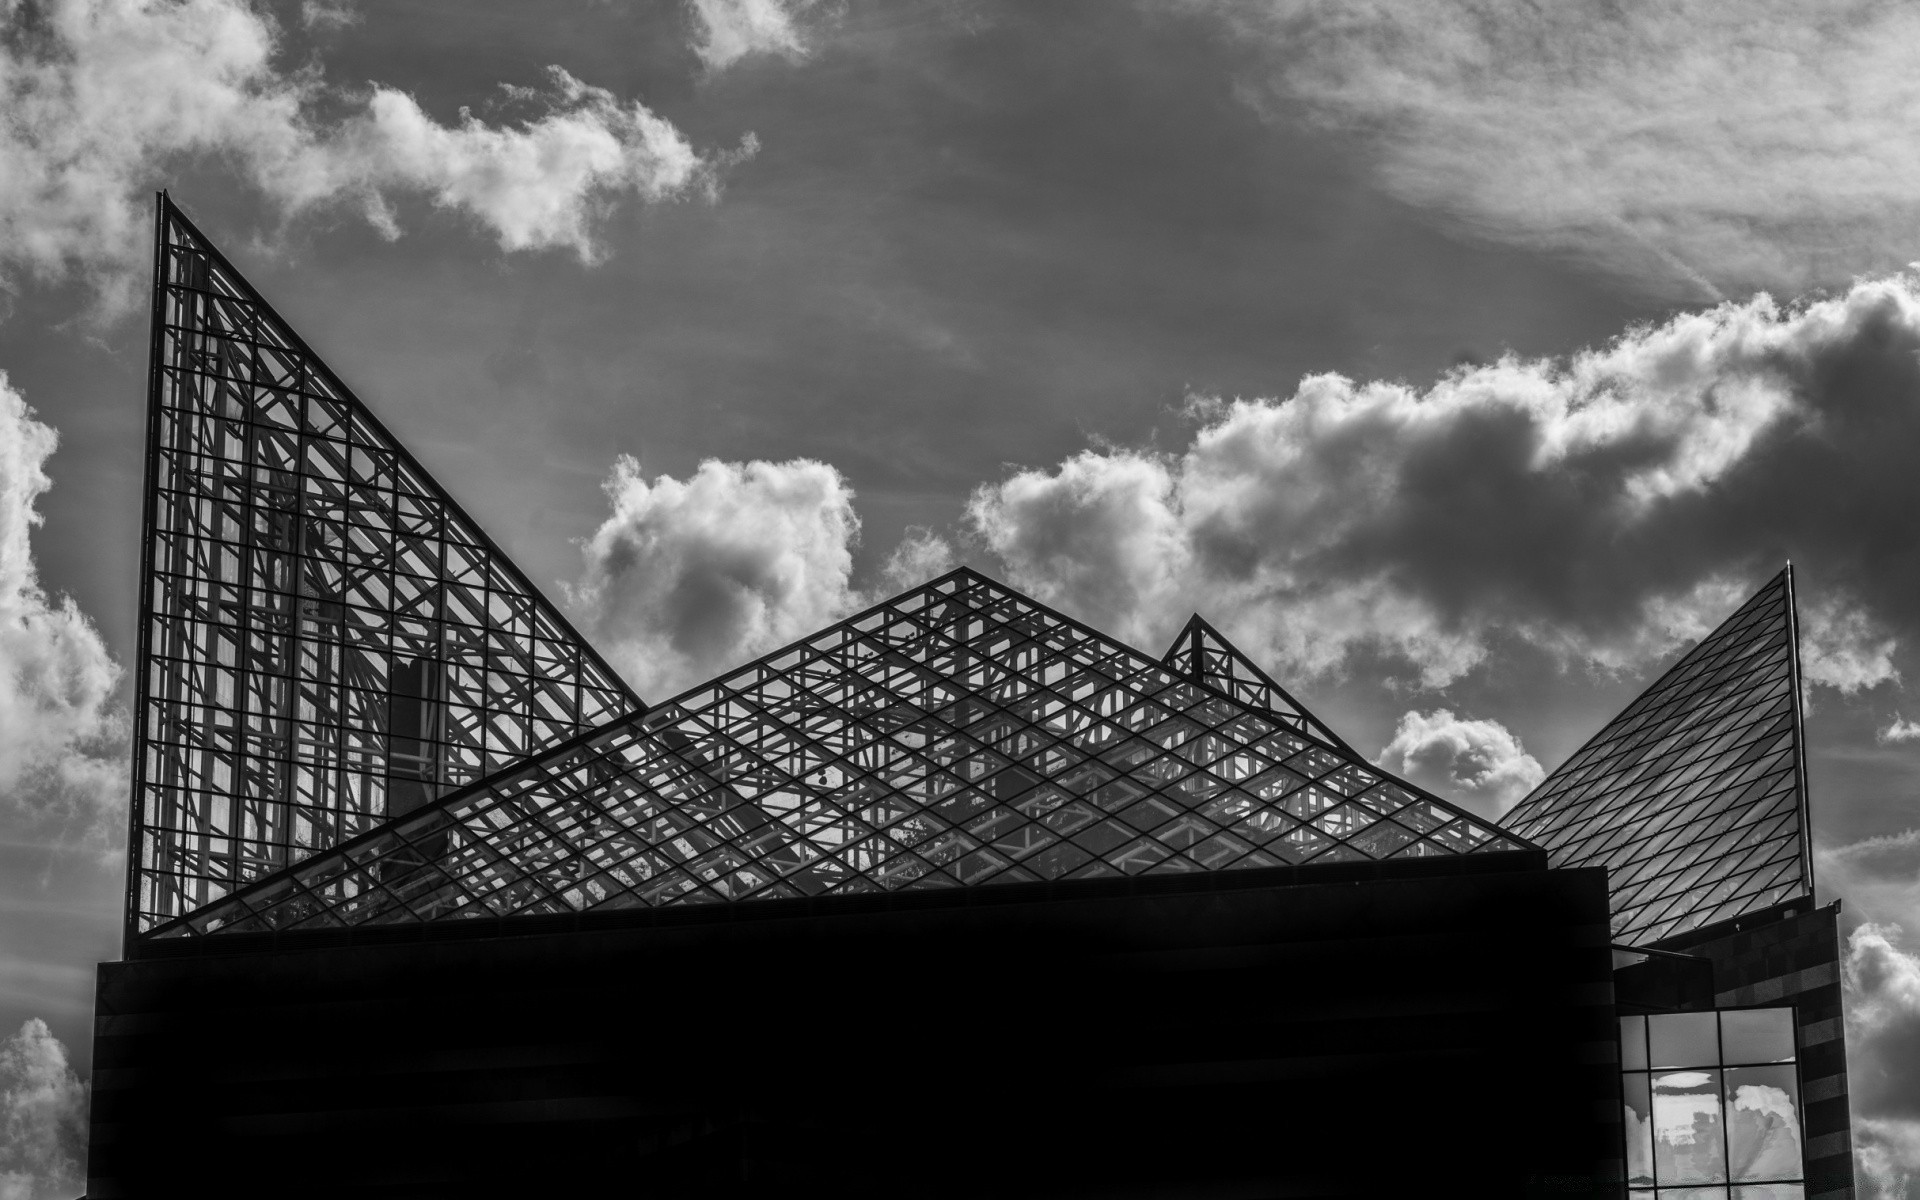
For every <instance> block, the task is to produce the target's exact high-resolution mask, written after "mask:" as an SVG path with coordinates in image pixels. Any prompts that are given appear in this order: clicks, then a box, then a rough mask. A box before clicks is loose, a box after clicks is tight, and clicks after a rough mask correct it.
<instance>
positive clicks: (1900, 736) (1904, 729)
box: [1874, 713, 1920, 743]
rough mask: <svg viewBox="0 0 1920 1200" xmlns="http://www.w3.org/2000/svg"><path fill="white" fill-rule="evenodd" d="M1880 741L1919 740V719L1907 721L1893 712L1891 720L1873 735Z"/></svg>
mask: <svg viewBox="0 0 1920 1200" xmlns="http://www.w3.org/2000/svg"><path fill="white" fill-rule="evenodd" d="M1874 736H1875V737H1876V738H1877V739H1878V740H1879V741H1881V742H1882V743H1886V742H1920V721H1909V720H1908V719H1907V718H1905V717H1903V716H1901V715H1900V714H1899V713H1895V714H1893V721H1892V722H1891V723H1890V724H1888V725H1887V727H1886V728H1885V729H1882V730H1881V731H1880V732H1879V733H1877V734H1875V735H1874Z"/></svg>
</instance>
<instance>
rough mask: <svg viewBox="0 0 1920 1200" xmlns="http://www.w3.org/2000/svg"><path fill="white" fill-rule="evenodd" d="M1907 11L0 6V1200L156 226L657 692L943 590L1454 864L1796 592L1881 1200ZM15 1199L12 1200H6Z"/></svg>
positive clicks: (115, 669) (127, 617) (1892, 1129)
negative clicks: (1336, 760)
mask: <svg viewBox="0 0 1920 1200" xmlns="http://www.w3.org/2000/svg"><path fill="white" fill-rule="evenodd" d="M1916 41H1920V12H1916V11H1914V10H1912V9H1911V8H1909V7H1908V6H1905V5H1901V4H1897V3H1881V2H1877V0H1836V3H1833V4H1829V5H1824V6H1821V9H1820V11H1819V13H1818V15H1817V16H1816V17H1809V16H1808V15H1807V14H1806V12H1805V9H1804V6H1803V5H1799V4H1790V3H1786V2H1785V0H1755V2H1754V3H1750V4H1747V5H1742V6H1737V7H1736V6H1726V5H1719V4H1713V3H1688V2H1684V0H1682V2H1666V3H1641V2H1638V0H1622V2H1621V3H1617V4H1613V5H1606V6H1599V5H1574V6H1515V5H1504V4H1478V3H1469V2H1460V0H1452V2H1439V3H1437V2H1433V0H1410V2H1408V3H1393V2H1389V0H1316V2H1309V0H1297V2H1295V0H1078V2H1076V0H1049V3H1046V4H1032V3H1025V2H1017V0H890V2H889V3H885V4H881V3H878V2H877V0H812V2H807V0H646V2H642V0H548V2H547V3H543V4H540V5H537V6H535V5H523V4H510V3H503V2H499V0H459V2H458V3H454V2H452V0H385V2H383V3H380V4H377V5H376V4H363V3H353V2H352V0H304V2H295V0H273V2H268V0H31V2H29V0H0V89H4V98H0V376H3V378H4V382H0V1038H4V1039H5V1040H4V1041H0V1127H4V1136H0V1143H4V1144H5V1145H6V1146H7V1147H8V1148H6V1149H0V1198H5V1200H13V1198H14V1197H30V1196H36V1195H41V1194H45V1195H55V1194H59V1195H66V1196H70V1195H72V1194H73V1189H72V1187H71V1186H69V1184H70V1182H71V1179H72V1178H73V1171H74V1170H75V1169H76V1167H75V1164H76V1163H77V1161H78V1156H79V1154H80V1153H81V1148H80V1142H79V1139H80V1138H82V1137H83V1133H82V1131H81V1128H80V1125H79V1124H78V1122H77V1118H76V1116H75V1114H77V1113H79V1112H80V1111H82V1109H83V1106H84V1096H85V1089H84V1080H85V1078H86V1076H87V1072H88V1070H89V1069H90V1060H89V1042H90V1011H91V993H92V979H93V964H94V963H96V962H98V961H101V960H104V959H109V958H112V957H115V956H116V955H117V953H118V921H119V913H120V909H121V903H122V894H123V886H124V883H123V880H124V857H123V853H122V852H123V846H124V842H125V833H124V827H123V826H124V821H125V810H126V786H127V785H126V755H127V744H128V742H127V738H128V711H129V709H128V704H129V679H130V667H131V665H132V662H133V652H134V618H135V612H134V606H135V601H136V596H137V591H136V585H137V574H138V540H139V519H140V496H141V486H142V483H141V467H142V430H143V420H144V412H143V406H144V400H145V381H146V375H145V370H146V353H147V317H146V309H145V300H144V291H145V289H146V288H147V286H148V283H149V279H150V270H151V253H152V251H151V243H150V237H151V232H150V231H151V220H152V194H153V192H154V190H155V189H158V188H163V187H164V188H167V189H169V190H170V194H171V195H172V196H173V198H174V199H175V201H176V202H177V203H178V204H180V205H181V207H182V208H183V209H184V210H185V211H186V212H187V213H188V214H189V215H190V216H191V217H192V218H193V219H194V221H195V222H196V223H197V224H198V225H199V226H200V227H201V228H202V229H203V230H204V231H205V232H206V233H207V234H208V235H209V236H210V237H211V238H212V239H213V240H214V241H215V242H216V243H217V244H219V245H220V246H221V247H222V248H223V249H224V250H225V251H226V253H227V254H228V256H229V257H230V258H231V259H233V260H234V262H235V263H236V264H237V265H238V266H239V267H240V269H241V270H242V271H243V272H244V273H245V274H246V275H247V276H248V277H249V279H251V280H252V282H253V283H254V284H255V286H256V287H258V288H259V289H260V291H261V292H263V293H264V294H265V295H266V296H267V297H268V298H269V299H270V300H271V301H272V302H273V303H274V305H275V306H276V307H277V308H278V309H279V310H280V311H281V313H282V314H283V315H284V316H285V317H287V318H288V320H289V321H290V322H291V323H292V324H293V325H294V327H295V328H296V329H298V330H299V331H300V332H301V333H302V334H303V335H304V337H305V338H306V340H307V341H308V342H309V344H311V345H312V346H313V347H314V348H315V349H316V350H317V351H318V352H319V353H320V355H321V356H322V357H323V358H325V359H326V360H327V361H328V363H329V364H330V365H331V366H332V367H333V368H334V370H335V371H336V372H337V373H338V374H339V375H341V376H342V377H343V378H344V379H345V380H346V381H347V382H348V383H349V384H350V385H351V386H352V387H353V388H354V389H355V391H356V392H358V393H359V395H360V396H361V397H362V398H363V399H365V400H366V401H367V402H368V403H369V404H370V405H371V406H373V407H374V408H375V409H376V410H377V411H378V413H379V414H380V416H381V417H382V419H383V420H384V421H385V422H386V423H387V424H388V425H389V427H390V428H392V429H393V430H394V432H395V433H396V434H397V435H398V436H399V437H400V438H401V439H402V440H403V441H405V442H406V443H407V445H409V446H410V447H411V448H412V449H413V450H414V451H415V453H416V454H417V455H418V457H419V458H420V459H421V460H422V461H423V463H424V464H425V465H426V466H427V468H428V469H429V470H430V471H432V472H433V473H434V474H435V475H436V476H437V477H438V478H439V479H440V480H441V481H442V483H443V484H445V485H446V486H447V487H448V489H449V490H450V491H451V492H452V493H453V494H454V495H455V496H456V497H457V498H458V499H459V500H460V501H461V503H462V504H463V505H464V506H465V507H466V508H467V509H468V510H469V511H470V512H471V513H472V514H473V515H474V516H475V517H476V518H477V519H478V520H479V521H480V523H481V524H482V525H483V526H484V527H485V528H486V529H487V530H489V531H490V532H491V533H492V535H493V536H494V537H495V539H496V540H497V541H498V542H500V543H501V544H502V545H503V546H504V547H505V548H506V549H507V551H508V552H509V553H510V554H511V555H512V556H513V557H514V558H515V559H516V560H517V561H518V562H519V563H520V564H521V565H522V566H523V567H524V568H525V569H526V570H527V573H528V574H529V575H530V576H531V577H532V578H533V579H535V580H536V581H538V582H539V583H540V584H541V585H542V586H543V587H544V588H546V590H547V591H548V593H549V595H551V596H553V597H554V598H555V599H556V600H557V601H558V602H559V603H560V604H561V605H562V606H563V607H564V608H565V609H567V611H568V612H569V613H570V615H572V617H573V618H574V619H575V622H576V624H578V625H579V626H580V627H581V628H582V630H583V631H584V632H586V633H587V634H588V636H589V637H590V638H591V639H592V640H593V641H594V642H595V644H596V645H597V646H598V647H599V648H600V649H601V650H602V651H603V652H604V653H605V654H606V655H607V656H608V658H609V659H610V660H611V661H612V662H613V663H615V665H616V666H617V667H618V668H619V669H620V670H621V671H622V672H623V673H624V674H626V675H627V677H628V678H629V680H630V681H631V682H632V683H633V684H634V685H635V686H636V688H638V689H639V690H640V692H641V693H642V694H643V695H644V696H646V697H647V698H649V699H661V698H664V697H666V696H668V695H671V694H672V693H674V692H677V691H679V690H680V689H682V688H684V687H686V686H688V685H690V684H692V683H695V682H698V681H699V680H701V679H703V678H705V677H708V676H710V675H713V674H715V673H718V672H719V671H720V670H722V669H724V668H726V667H727V666H729V665H731V664H733V663H736V662H739V661H742V660H745V659H747V658H750V657H752V656H754V655H757V654H759V653H762V652H764V651H765V650H767V649H770V648H772V647H774V646H777V645H779V644H781V643H783V642H785V641H787V640H790V639H792V638H795V637H798V636H800V635H802V634H805V633H807V632H809V631H811V630H812V629H814V628H817V627H818V626H820V625H823V624H825V623H828V622H830V621H832V620H834V619H837V618H838V617H839V616H842V615H844V614H846V613H847V612H849V611H852V610H853V609H855V608H856V607H858V606H860V605H861V604H863V603H865V602H867V601H870V600H872V599H876V598H878V597H880V596H883V595H885V594H887V593H889V592H890V591H892V590H896V589H897V588H900V587H904V586H908V585H911V584H913V583H917V582H920V581H921V580H923V579H925V578H926V577H928V576H930V575H932V574H934V573H936V572H938V571H940V570H943V569H945V568H946V567H948V566H950V565H953V564H957V563H968V564H971V565H973V566H976V567H978V568H980V569H982V570H984V571H987V572H988V573H990V574H993V575H995V576H997V577H999V578H1002V579H1005V580H1006V581H1008V582H1009V583H1011V584H1013V585H1015V586H1017V587H1020V588H1022V589H1023V590H1026V591H1028V592H1029V593H1031V594H1033V595H1034V596H1036V597H1037V598H1039V599H1041V600H1043V601H1046V602H1048V603H1051V604H1054V605H1057V606H1059V607H1061V608H1063V609H1065V610H1066V611H1068V612H1070V613H1072V614H1073V615H1076V616H1079V617H1081V618H1083V619H1085V620H1088V621H1090V622H1092V623H1093V624H1095V625H1097V626H1099V627H1100V628H1103V629H1105V630H1107V631H1109V632H1111V633H1113V634H1116V635H1118V636H1120V637H1123V638H1125V639H1127V640H1129V641H1132V642H1134V643H1135V644H1137V645H1140V646H1142V647H1143V648H1146V649H1149V650H1153V651H1156V652H1157V651H1158V650H1159V649H1161V648H1162V647H1163V646H1164V644H1165V643H1166V641H1167V640H1169V639H1170V638H1171V636H1172V634H1173V633H1174V632H1175V631H1176V630H1177V629H1178V628H1179V626H1180V625H1181V624H1183V623H1184V621H1185V620H1186V617H1187V616H1188V614H1190V613H1192V612H1194V611H1199V612H1201V613H1202V614H1203V615H1204V616H1206V617H1207V618H1208V619H1209V620H1210V621H1212V622H1213V623H1214V624H1215V625H1216V626H1218V627H1220V628H1221V629H1222V630H1223V631H1224V632H1226V633H1227V634H1228V635H1229V636H1230V637H1232V638H1233V639H1235V641H1236V642H1237V643H1238V644H1239V645H1241V646H1242V647H1243V648H1244V649H1246V650H1247V651H1249V652H1250V653H1252V654H1253V655H1254V656H1255V657H1256V658H1257V659H1259V660H1260V661H1261V662H1263V663H1264V664H1265V665H1266V666H1267V667H1268V669H1269V671H1270V672H1271V673H1272V674H1274V675H1275V676H1276V677H1277V678H1279V679H1280V680H1281V681H1282V682H1283V683H1285V684H1286V685H1288V687H1289V689H1290V690H1291V691H1293V692H1294V693H1295V694H1296V695H1298V696H1299V697H1300V698H1301V699H1302V700H1303V701H1304V702H1305V703H1306V704H1308V705H1309V706H1310V707H1312V708H1313V709H1314V710H1315V711H1316V712H1317V713H1318V714H1319V715H1321V716H1322V717H1323V718H1324V719H1325V720H1327V721H1328V722H1329V723H1330V724H1331V725H1332V726H1333V727H1334V728H1336V729H1338V730H1339V731H1340V732H1341V733H1342V735H1343V736H1344V737H1345V738H1346V739H1347V740H1348V741H1349V742H1351V743H1352V744H1353V745H1354V746H1355V747H1357V748H1359V749H1360V750H1361V751H1362V752H1364V753H1368V754H1372V755H1374V756H1375V758H1376V760H1377V761H1379V762H1381V763H1382V764H1383V765H1385V766H1387V767H1388V768H1390V769H1393V770H1396V771H1400V772H1403V773H1405V774H1407V775H1409V776H1410V777H1411V778H1413V779H1414V780H1415V781H1416V782H1419V783H1421V784H1423V785H1425V786H1428V787H1431V788H1433V789H1434V790H1435V791H1437V792H1439V793H1440V794H1442V795H1444V796H1448V797H1449V798H1454V799H1457V800H1459V801H1461V802H1462V803H1465V804H1468V805H1470V806H1473V807H1476V808H1477V809H1478V810H1479V811H1482V812H1485V813H1488V814H1495V813H1497V812H1499V811H1501V810H1502V809H1504V808H1505V807H1506V806H1508V805H1510V804H1511V803H1513V802H1514V801H1515V800H1517V799H1518V798H1519V797H1520V796H1521V795H1523V794H1525V792H1526V791H1527V790H1528V789H1529V788H1531V787H1532V786H1533V785H1534V784H1535V783H1537V782H1538V781H1539V780H1540V779H1541V778H1542V777H1543V776H1544V774H1545V772H1547V771H1549V770H1551V769H1552V768H1553V767H1554V766H1555V765H1557V764H1558V763H1559V762H1560V761H1561V760H1563V759H1564V758H1565V757H1566V756H1567V755H1568V754H1569V753H1570V752H1571V751H1573V750H1574V749H1575V748H1576V747H1577V746H1578V745H1579V744H1580V743H1581V742H1582V741H1584V740H1585V739H1586V737H1588V736H1589V735H1590V734H1591V733H1593V732H1594V731H1596V730H1597V729H1598V728H1599V726H1600V725H1601V724H1602V723H1603V722H1604V721H1605V720H1606V719H1607V718H1608V717H1609V716H1611V715H1612V714H1613V713H1615V712H1617V711H1618V710H1619V709H1620V708H1622V707H1624V706H1625V704H1626V703H1627V702H1628V701H1629V700H1630V699H1631V698H1632V697H1633V696H1634V695H1635V694H1637V693H1638V691H1639V690H1640V689H1642V688H1643V687H1645V686H1646V685H1647V684H1648V683H1649V682H1651V680H1652V679H1653V678H1654V677H1655V676H1656V675H1657V674H1658V672H1659V670H1660V669H1661V667H1662V666H1663V664H1665V663H1667V662H1670V661H1671V660H1672V659H1673V658H1674V657H1676V656H1677V655H1678V654H1679V653H1681V652H1682V651H1683V650H1684V649H1685V647H1687V646H1688V645H1690V644H1692V642H1693V641H1695V640H1697V639H1698V638H1699V637H1701V636H1702V635H1703V634H1705V633H1706V632H1707V631H1708V630H1710V629H1711V628H1712V627H1713V626H1714V625H1715V624H1717V623H1718V621H1719V620H1720V619H1721V618H1722V617H1724V616H1725V615H1727V614H1728V613H1730V612H1732V611H1733V609H1734V608H1735V607H1737V606H1738V604H1739V603H1740V601H1741V600H1743V599H1744V598H1745V597H1746V596H1747V595H1749V594H1751V593H1752V592H1753V591H1754V590H1756V589H1757V588H1758V587H1759V586H1760V585H1761V584H1763V583H1764V582H1765V581H1766V580H1767V579H1768V578H1770V577H1771V576H1772V575H1773V574H1774V573H1776V572H1777V571H1778V570H1779V569H1780V567H1781V566H1782V565H1783V564H1784V563H1785V562H1787V561H1789V560H1791V561H1792V562H1793V563H1794V566H1795V571H1796V581H1797V587H1798V590H1799V599H1800V605H1801V620H1802V627H1803V636H1804V639H1805V642H1804V647H1803V654H1804V667H1805V674H1806V676H1807V689H1806V702H1807V704H1808V716H1807V729H1808V739H1809V744H1810V758H1809V773H1810V777H1811V781H1812V792H1813V795H1812V808H1813V812H1814V821H1815V837H1816V850H1817V856H1816V857H1817V867H1818V872H1819V879H1820V887H1821V893H1822V899H1828V898H1836V897H1837V898H1842V899H1844V901H1845V904H1846V909H1845V918H1844V919H1845V921H1846V925H1847V929H1848V931H1849V935H1850V939H1851V940H1850V943H1849V953H1848V959H1847V964H1846V965H1847V980H1846V982H1847V986H1848V996H1849V1001H1848V1002H1849V1021H1850V1022H1851V1029H1852V1036H1851V1052H1852V1054H1853V1059H1854V1072H1853V1073H1854V1084H1853V1086H1854V1103H1855V1113H1856V1138H1857V1140H1858V1142H1859V1144H1860V1147H1861V1149H1860V1161H1861V1164H1862V1169H1863V1172H1864V1176H1863V1178H1864V1179H1866V1180H1868V1181H1869V1184H1870V1187H1871V1189H1873V1190H1872V1193H1871V1194H1878V1195H1881V1196H1903V1195H1920V1072H1911V1071H1906V1070H1903V1069H1902V1064H1905V1063H1910V1062H1912V1061H1914V1060H1915V1057H1916V1055H1920V814H1917V813H1916V808H1915V804H1914V801H1913V797H1914V796H1915V794H1916V785H1920V697H1916V696H1915V695H1912V694H1910V692H1909V689H1910V688H1911V687H1913V686H1915V685H1916V683H1920V658H1916V657H1915V655H1916V650H1917V648H1920V605H1916V603H1915V601H1914V599H1913V597H1915V596H1916V595H1920V524H1916V522H1915V520H1914V517H1915V513H1916V506H1917V504H1920V471H1915V470H1914V469H1913V467H1912V459H1913V457H1914V447H1916V446H1920V274H1915V273H1914V268H1912V267H1910V265H1909V264H1910V263H1912V262H1913V261H1914V260H1915V259H1916V258H1920V248H1917V247H1916V240H1920V200H1916V197H1920V141H1916V140H1915V139H1914V138H1913V136H1912V129H1913V128H1914V125H1915V119H1916V117H1920V80H1917V79H1916V77H1915V76H1914V74H1913V72H1912V71H1911V70H1910V69H1909V61H1908V60H1910V57H1911V55H1910V52H1909V50H1910V47H1912V46H1913V45H1915V44H1916ZM62 1189H64V1190H62Z"/></svg>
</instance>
